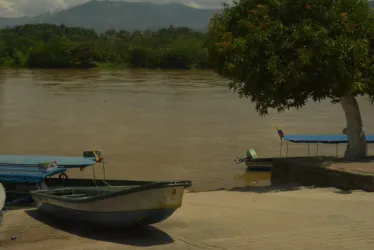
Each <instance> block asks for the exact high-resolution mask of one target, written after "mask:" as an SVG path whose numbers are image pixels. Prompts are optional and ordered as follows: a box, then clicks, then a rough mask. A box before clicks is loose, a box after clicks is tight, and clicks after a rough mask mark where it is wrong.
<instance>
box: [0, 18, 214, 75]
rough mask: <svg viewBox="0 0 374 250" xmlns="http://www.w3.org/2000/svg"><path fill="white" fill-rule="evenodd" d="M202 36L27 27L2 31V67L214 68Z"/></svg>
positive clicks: (175, 32)
mask: <svg viewBox="0 0 374 250" xmlns="http://www.w3.org/2000/svg"><path fill="white" fill-rule="evenodd" d="M205 44H206V34H204V33H201V32H197V31H193V30H191V29H189V28H183V27H181V28H176V27H169V28H163V29H159V30H157V31H150V30H149V31H143V32H141V31H133V32H128V31H124V30H119V31H116V30H108V31H106V32H104V33H102V34H98V33H96V32H95V31H94V30H92V29H85V28H79V27H67V26H64V25H60V26H57V25H51V24H28V25H22V26H17V27H13V28H6V29H2V30H0V67H29V68H93V67H98V66H108V67H134V68H163V69H207V68H212V64H211V63H210V62H209V57H208V51H207V49H206V46H205Z"/></svg>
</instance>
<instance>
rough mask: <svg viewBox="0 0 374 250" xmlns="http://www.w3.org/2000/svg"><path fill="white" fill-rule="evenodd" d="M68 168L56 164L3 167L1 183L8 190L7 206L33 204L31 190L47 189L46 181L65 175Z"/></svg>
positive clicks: (0, 171) (0, 170)
mask: <svg viewBox="0 0 374 250" xmlns="http://www.w3.org/2000/svg"><path fill="white" fill-rule="evenodd" d="M66 171H67V169H66V168H59V167H57V166H56V165H55V164H50V165H48V166H44V165H42V166H34V167H31V166H2V167H0V182H1V183H2V184H3V186H4V187H5V190H6V198H7V200H6V204H8V205H20V204H22V205H23V204H28V203H31V202H32V198H31V194H30V191H31V190H38V189H46V188H48V187H47V184H46V180H47V179H48V178H50V177H51V176H55V175H59V174H63V173H65V172H66Z"/></svg>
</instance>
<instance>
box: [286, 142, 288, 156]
mask: <svg viewBox="0 0 374 250" xmlns="http://www.w3.org/2000/svg"><path fill="white" fill-rule="evenodd" d="M287 156H288V141H287V148H286V157H287Z"/></svg>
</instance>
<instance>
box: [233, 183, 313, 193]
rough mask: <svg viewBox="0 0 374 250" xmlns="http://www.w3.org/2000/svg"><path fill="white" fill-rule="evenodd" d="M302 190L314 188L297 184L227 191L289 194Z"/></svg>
mask: <svg viewBox="0 0 374 250" xmlns="http://www.w3.org/2000/svg"><path fill="white" fill-rule="evenodd" d="M301 188H303V189H305V188H312V187H302V186H300V185H296V184H289V185H282V186H276V185H269V186H244V187H234V188H231V189H228V190H227V191H231V192H252V193H260V194H261V193H271V192H288V191H298V190H300V189H301Z"/></svg>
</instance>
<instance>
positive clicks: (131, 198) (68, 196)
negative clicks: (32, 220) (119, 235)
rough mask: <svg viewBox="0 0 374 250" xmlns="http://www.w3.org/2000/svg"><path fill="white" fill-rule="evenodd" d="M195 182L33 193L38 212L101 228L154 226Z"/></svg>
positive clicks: (82, 188)
mask: <svg viewBox="0 0 374 250" xmlns="http://www.w3.org/2000/svg"><path fill="white" fill-rule="evenodd" d="M190 186H191V181H168V182H153V183H148V184H144V185H135V186H133V185H130V186H121V187H111V186H107V187H91V188H90V187H88V188H87V187H76V188H63V189H53V190H38V191H32V192H31V194H32V198H33V200H34V201H35V202H36V206H37V208H38V210H40V211H42V212H44V213H47V214H50V215H53V216H55V217H60V218H62V219H65V220H70V221H72V222H81V223H84V224H87V225H92V226H98V227H130V226H143V225H150V224H155V223H158V222H161V221H163V220H166V219H167V218H168V217H170V216H171V215H172V214H173V213H174V212H175V211H176V210H177V209H178V208H180V207H181V205H182V199H183V193H184V189H185V188H187V187H190Z"/></svg>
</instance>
